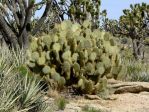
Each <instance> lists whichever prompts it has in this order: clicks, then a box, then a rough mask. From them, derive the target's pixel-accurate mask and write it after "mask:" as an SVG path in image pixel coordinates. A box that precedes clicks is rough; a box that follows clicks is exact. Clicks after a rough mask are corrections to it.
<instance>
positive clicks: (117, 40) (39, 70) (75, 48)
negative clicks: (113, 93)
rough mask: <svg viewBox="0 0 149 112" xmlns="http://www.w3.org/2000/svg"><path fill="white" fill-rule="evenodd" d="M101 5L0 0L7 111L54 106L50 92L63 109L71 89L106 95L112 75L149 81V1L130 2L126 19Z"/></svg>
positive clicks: (88, 111) (0, 70) (0, 67)
mask: <svg viewBox="0 0 149 112" xmlns="http://www.w3.org/2000/svg"><path fill="white" fill-rule="evenodd" d="M100 5H101V0H96V1H95V0H41V1H38V0H37V1H36V0H0V112H50V111H52V110H51V107H50V106H49V105H48V103H47V101H45V99H44V96H45V95H47V96H49V97H53V98H55V99H56V103H55V104H56V105H57V107H58V109H59V110H64V109H65V106H66V104H67V103H68V102H67V100H66V99H65V97H58V95H59V93H60V94H61V93H65V92H66V91H67V92H68V93H67V94H69V92H70V91H71V94H72V93H73V94H75V95H80V96H83V95H84V94H90V95H98V96H99V97H102V98H103V99H106V98H107V96H108V94H109V88H108V80H109V79H115V80H122V81H135V82H136V81H139V82H149V64H148V61H147V60H148V59H149V58H148V54H149V52H148V45H149V43H148V38H149V33H148V32H149V25H148V24H149V21H148V20H149V11H148V10H149V5H148V4H146V3H141V4H135V5H130V9H124V10H123V13H124V14H123V15H122V16H120V18H119V20H111V19H109V18H107V12H106V10H103V11H101V10H100ZM43 7H45V8H44V9H43ZM41 9H43V11H44V12H43V14H42V15H41V16H40V18H36V17H35V14H36V12H37V11H38V10H41ZM69 90H70V91H69ZM64 96H65V95H64ZM84 111H85V112H100V110H95V109H93V108H89V107H84Z"/></svg>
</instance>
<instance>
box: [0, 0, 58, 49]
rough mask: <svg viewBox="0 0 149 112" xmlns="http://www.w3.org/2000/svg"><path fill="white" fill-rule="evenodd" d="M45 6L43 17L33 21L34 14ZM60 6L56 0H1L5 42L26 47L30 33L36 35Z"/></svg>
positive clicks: (1, 20)
mask: <svg viewBox="0 0 149 112" xmlns="http://www.w3.org/2000/svg"><path fill="white" fill-rule="evenodd" d="M43 6H45V9H44V12H43V14H42V15H41V17H40V18H39V19H38V21H36V23H35V25H34V26H33V25H31V23H32V22H33V19H34V18H33V15H34V14H35V12H36V11H37V10H40V9H41V8H42V7H43ZM54 7H58V5H56V1H55V0H42V1H40V2H37V0H1V1H0V32H1V34H2V36H3V39H4V40H5V42H6V43H7V44H9V45H11V46H14V47H16V46H18V45H19V46H20V47H24V48H26V47H27V46H28V43H29V34H30V33H32V34H33V35H35V34H36V33H37V32H38V31H39V30H40V28H41V26H42V25H43V24H44V22H45V20H46V19H47V17H48V15H49V13H52V11H53V8H54Z"/></svg>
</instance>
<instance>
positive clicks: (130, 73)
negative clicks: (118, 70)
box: [122, 58, 149, 82]
mask: <svg viewBox="0 0 149 112" xmlns="http://www.w3.org/2000/svg"><path fill="white" fill-rule="evenodd" d="M122 64H124V65H125V66H126V68H127V76H126V77H125V78H124V80H128V81H142V82H148V81H149V64H148V63H146V62H143V61H141V60H140V61H139V60H135V59H131V60H128V59H126V58H124V59H122Z"/></svg>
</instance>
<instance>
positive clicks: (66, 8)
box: [59, 0, 101, 28]
mask: <svg viewBox="0 0 149 112" xmlns="http://www.w3.org/2000/svg"><path fill="white" fill-rule="evenodd" d="M100 3H101V0H60V2H59V5H60V7H61V10H62V11H63V14H64V15H65V17H66V18H68V19H70V20H71V21H73V22H78V23H80V24H82V23H83V21H84V20H86V19H88V20H91V21H92V27H93V28H98V27H99V15H100Z"/></svg>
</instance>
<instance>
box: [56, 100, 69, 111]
mask: <svg viewBox="0 0 149 112" xmlns="http://www.w3.org/2000/svg"><path fill="white" fill-rule="evenodd" d="M67 103H68V101H67V100H66V99H65V98H64V97H58V98H57V99H56V105H57V107H58V109H59V110H64V109H65V106H66V104H67Z"/></svg>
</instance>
